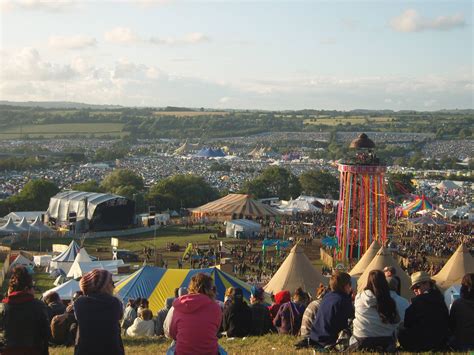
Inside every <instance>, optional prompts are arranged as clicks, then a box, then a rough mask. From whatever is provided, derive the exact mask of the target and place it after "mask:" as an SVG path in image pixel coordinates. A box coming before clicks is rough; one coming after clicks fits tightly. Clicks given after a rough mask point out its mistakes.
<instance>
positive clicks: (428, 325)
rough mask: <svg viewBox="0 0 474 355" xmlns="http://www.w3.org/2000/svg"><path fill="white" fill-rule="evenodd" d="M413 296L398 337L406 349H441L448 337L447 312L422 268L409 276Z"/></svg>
mask: <svg viewBox="0 0 474 355" xmlns="http://www.w3.org/2000/svg"><path fill="white" fill-rule="evenodd" d="M411 289H412V290H413V292H414V294H415V297H414V298H412V300H411V305H410V306H409V307H408V308H407V310H406V312H405V319H404V321H403V326H402V327H401V329H400V331H399V334H398V339H399V342H400V345H401V346H402V348H403V350H406V351H414V352H421V351H440V350H443V349H444V348H445V346H446V342H447V338H448V331H449V330H448V324H449V314H448V308H447V307H446V304H445V303H444V299H443V295H442V294H441V292H440V291H439V290H438V288H437V287H436V285H435V281H434V280H432V279H431V277H430V275H428V274H427V273H426V272H424V271H419V272H415V273H414V274H412V275H411Z"/></svg>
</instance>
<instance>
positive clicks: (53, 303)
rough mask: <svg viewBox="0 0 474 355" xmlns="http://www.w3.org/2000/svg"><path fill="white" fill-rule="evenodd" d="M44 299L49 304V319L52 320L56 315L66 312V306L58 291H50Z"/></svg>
mask: <svg viewBox="0 0 474 355" xmlns="http://www.w3.org/2000/svg"><path fill="white" fill-rule="evenodd" d="M43 301H44V303H46V305H47V306H48V317H49V321H51V320H52V319H53V317H54V316H57V315H60V314H64V312H65V311H66V306H65V305H64V304H63V303H62V301H61V298H60V297H59V295H58V293H57V292H50V293H48V294H47V295H46V297H45V298H44V300H43Z"/></svg>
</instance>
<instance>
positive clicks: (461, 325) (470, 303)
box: [449, 273, 474, 351]
mask: <svg viewBox="0 0 474 355" xmlns="http://www.w3.org/2000/svg"><path fill="white" fill-rule="evenodd" d="M460 293H461V298H458V299H457V300H455V301H454V303H453V305H452V306H451V311H450V314H449V327H450V329H451V331H452V333H453V339H452V341H451V346H452V347H453V348H454V349H455V350H459V351H469V350H471V351H472V350H474V273H472V274H466V275H464V277H463V278H462V281H461V292H460Z"/></svg>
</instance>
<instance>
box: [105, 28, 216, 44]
mask: <svg viewBox="0 0 474 355" xmlns="http://www.w3.org/2000/svg"><path fill="white" fill-rule="evenodd" d="M104 38H105V40H106V41H108V42H111V43H116V44H138V43H144V44H153V45H170V46H173V45H186V44H197V43H204V42H209V41H210V38H209V37H208V36H206V35H205V34H203V33H201V32H191V33H188V34H186V35H184V36H182V37H154V36H152V37H149V38H146V37H144V36H140V35H138V34H137V33H135V32H133V31H132V29H130V28H128V27H116V28H114V29H112V30H110V31H108V32H106V33H105V34H104Z"/></svg>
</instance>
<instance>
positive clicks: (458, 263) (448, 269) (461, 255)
mask: <svg viewBox="0 0 474 355" xmlns="http://www.w3.org/2000/svg"><path fill="white" fill-rule="evenodd" d="M471 272H474V257H473V256H472V255H471V254H470V253H469V249H468V248H467V246H466V245H465V244H464V243H461V245H459V247H458V248H457V249H456V251H455V252H454V254H453V255H452V256H451V257H450V258H449V260H448V261H447V262H446V265H444V267H443V268H442V269H441V270H440V272H438V273H437V274H436V275H435V276H433V280H435V281H436V284H437V285H438V286H439V288H441V289H442V290H446V289H448V288H449V287H450V286H452V285H460V284H461V280H462V278H463V276H464V275H466V274H467V273H471Z"/></svg>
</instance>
